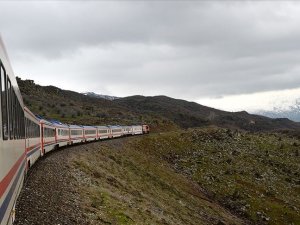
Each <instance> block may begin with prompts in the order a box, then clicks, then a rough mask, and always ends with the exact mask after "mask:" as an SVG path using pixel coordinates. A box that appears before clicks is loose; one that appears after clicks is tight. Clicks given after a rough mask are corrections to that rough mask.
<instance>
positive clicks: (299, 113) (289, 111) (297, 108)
mask: <svg viewBox="0 0 300 225" xmlns="http://www.w3.org/2000/svg"><path fill="white" fill-rule="evenodd" d="M254 113H255V114H258V115H263V116H267V117H270V118H288V119H290V120H293V121H296V122H300V98H299V99H297V100H296V102H295V105H292V106H289V107H285V108H280V107H274V108H273V110H259V111H256V112H254Z"/></svg>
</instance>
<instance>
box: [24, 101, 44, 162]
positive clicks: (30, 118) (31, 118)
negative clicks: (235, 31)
mask: <svg viewBox="0 0 300 225" xmlns="http://www.w3.org/2000/svg"><path fill="white" fill-rule="evenodd" d="M24 112H25V137H26V142H25V145H26V146H25V147H26V158H27V168H30V167H31V166H32V165H33V164H34V163H35V162H36V160H38V158H39V157H40V156H41V155H42V151H41V149H42V148H41V127H40V120H39V119H38V118H37V117H36V116H35V115H34V114H33V113H32V112H31V111H30V110H29V109H28V108H27V107H24Z"/></svg>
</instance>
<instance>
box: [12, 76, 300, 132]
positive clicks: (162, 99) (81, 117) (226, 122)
mask: <svg viewBox="0 0 300 225" xmlns="http://www.w3.org/2000/svg"><path fill="white" fill-rule="evenodd" d="M17 80H18V83H19V87H20V90H21V93H22V95H23V97H24V102H25V104H26V105H27V106H28V107H29V108H30V109H31V110H32V111H33V112H35V113H37V114H39V115H42V116H44V117H45V118H51V119H58V120H61V121H62V122H67V123H76V124H87V125H96V124H97V125H98V124H141V123H147V124H150V126H151V128H152V130H153V131H154V130H158V131H164V130H175V129H178V128H189V127H202V126H207V125H216V126H219V127H226V128H235V129H242V130H248V131H270V130H300V123H295V122H292V121H290V120H288V119H270V118H268V117H264V116H258V115H251V114H248V113H247V112H245V111H243V112H236V113H232V112H225V111H221V110H217V109H213V108H210V107H206V106H203V105H199V104H197V103H195V102H188V101H184V100H180V99H173V98H169V97H166V96H155V97H144V96H131V97H126V98H120V99H114V100H107V99H103V98H97V97H93V96H89V95H84V94H80V93H77V92H74V91H66V90H62V89H59V88H57V87H53V86H46V87H43V86H40V85H36V84H35V83H34V82H33V81H31V80H25V81H23V80H21V79H19V78H18V79H17Z"/></svg>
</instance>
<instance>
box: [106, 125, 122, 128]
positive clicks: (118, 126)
mask: <svg viewBox="0 0 300 225" xmlns="http://www.w3.org/2000/svg"><path fill="white" fill-rule="evenodd" d="M108 127H109V128H122V126H120V125H112V126H108Z"/></svg>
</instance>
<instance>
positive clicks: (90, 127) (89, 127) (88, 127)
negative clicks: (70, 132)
mask: <svg viewBox="0 0 300 225" xmlns="http://www.w3.org/2000/svg"><path fill="white" fill-rule="evenodd" d="M82 127H83V128H84V129H97V127H94V126H82Z"/></svg>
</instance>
